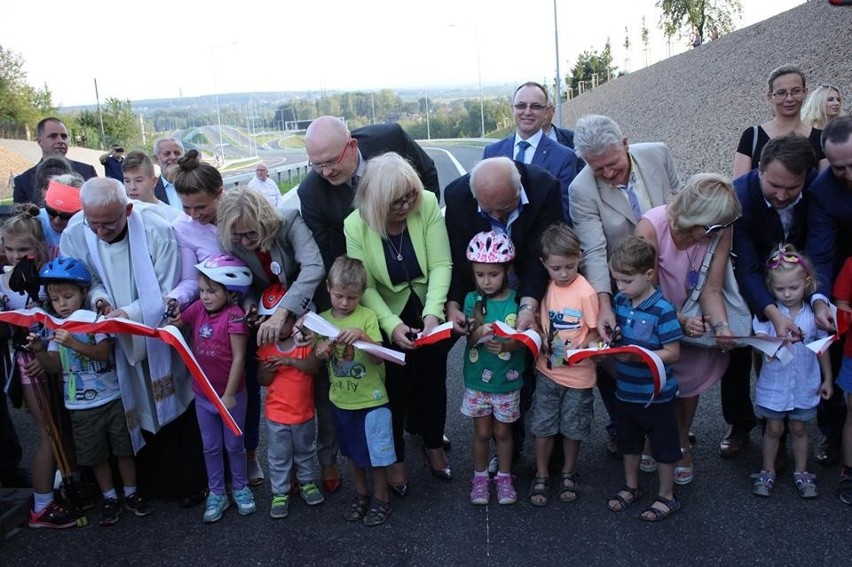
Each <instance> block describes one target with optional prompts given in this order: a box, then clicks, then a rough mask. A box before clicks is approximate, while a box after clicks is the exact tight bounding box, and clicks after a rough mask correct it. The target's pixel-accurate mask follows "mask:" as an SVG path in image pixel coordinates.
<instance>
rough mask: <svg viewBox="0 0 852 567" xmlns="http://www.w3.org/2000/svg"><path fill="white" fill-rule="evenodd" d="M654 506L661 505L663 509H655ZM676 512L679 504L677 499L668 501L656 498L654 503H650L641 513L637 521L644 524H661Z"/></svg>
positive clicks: (660, 497) (659, 497)
mask: <svg viewBox="0 0 852 567" xmlns="http://www.w3.org/2000/svg"><path fill="white" fill-rule="evenodd" d="M654 504H662V505H663V506H665V508H655V507H654ZM678 510H680V502H678V500H677V498H672V499H671V500H669V499H668V498H664V497H662V496H657V497H656V498H654V501H653V502H651V505H650V506H648V508H647V509H646V510H645V511H644V512H642V515H641V516H639V519H640V520H642V521H644V522H661V521H663V520H665V519H666V518H668V517H669V516H671V515H672V514H674V513H675V512H677V511H678Z"/></svg>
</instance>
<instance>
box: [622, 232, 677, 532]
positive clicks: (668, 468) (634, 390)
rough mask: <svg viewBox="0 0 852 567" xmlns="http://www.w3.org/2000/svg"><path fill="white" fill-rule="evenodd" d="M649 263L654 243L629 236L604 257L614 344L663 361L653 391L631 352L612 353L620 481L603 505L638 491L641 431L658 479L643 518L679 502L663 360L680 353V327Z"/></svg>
mask: <svg viewBox="0 0 852 567" xmlns="http://www.w3.org/2000/svg"><path fill="white" fill-rule="evenodd" d="M655 267H656V250H655V249H654V246H653V245H652V244H651V243H650V242H648V241H647V240H644V239H642V238H639V237H635V236H631V237H628V238H625V239H623V240H622V241H620V242H619V243H618V244H617V245H616V246H615V249H613V251H612V254H611V255H610V259H609V269H610V272H611V273H612V277H613V279H614V280H615V283H616V285H617V286H618V293H617V294H616V296H615V299H614V304H615V305H614V309H613V310H614V312H615V319H616V324H617V328H616V336H619V335H620V337H621V338H620V344H622V345H636V346H641V347H643V348H645V349H647V350H650V351H652V352H654V353H656V354H657V356H659V357H660V359H661V360H662V361H663V363H664V364H665V367H666V375H667V380H666V383H665V386H664V387H663V388H662V390H661V391H660V392H659V393H658V394H657V395H656V397H655V396H654V380H653V377H652V375H651V371H650V369H649V368H648V367H647V365H645V363H643V362H642V361H641V360H639V359H638V358H636V357H634V356H632V355H618V357H617V359H616V363H615V369H616V406H615V407H616V428H617V433H618V435H617V437H618V448H619V450H620V451H621V452H622V453H623V454H624V476H625V486H624V488H622V489H621V490H619V491H618V492H617V493H616V494H615V495H613V497H612V498H610V499H609V501H608V503H607V506H608V507H609V509H610V510H612V511H613V512H623V511H624V510H626V509H627V508H628V507H629V506H630V505H631V504H632V503H633V502H635V501H636V500H638V499H639V497H640V496H641V491H640V490H639V462H640V459H641V455H642V449H643V447H644V444H645V438H646V437H647V438H648V440H649V442H650V446H651V454H652V456H653V458H654V459H655V460H656V461H657V474H658V475H659V481H660V488H659V492H658V493H657V497H656V498H655V499H654V501H653V502H652V503H651V505H650V506H649V507H648V508H647V509H646V510H645V511H644V512H643V513H642V515H641V516H640V518H641V519H642V520H645V521H648V522H657V521H660V520H664V519H665V518H667V517H668V516H670V515H672V514H673V513H675V512H676V511H677V510H678V509H679V508H680V503H679V502H678V500H677V499H676V498H675V496H674V463H676V462H677V461H679V460H681V459H682V458H683V457H682V454H681V449H680V442H679V439H678V429H677V420H676V417H675V395H676V394H677V382H676V380H675V379H674V377H673V376H672V375H671V369H670V368H669V366H668V365H669V364H671V363H672V362H675V361H676V360H677V359H678V357H679V356H680V339H681V337H682V336H683V333H682V331H681V327H680V323H679V322H678V318H677V310H676V309H675V307H674V306H673V305H672V304H671V303H669V302H668V301H667V300H666V299H665V298H664V297H663V295H662V293H661V292H660V290H659V289H658V288H656V287H655V285H654V282H655V280H656V278H655V277H654V276H655ZM652 397H653V401H652V403H651V404H648V401H649V400H651V398H652ZM646 406H647V407H646Z"/></svg>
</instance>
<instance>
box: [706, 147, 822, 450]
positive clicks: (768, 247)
mask: <svg viewBox="0 0 852 567" xmlns="http://www.w3.org/2000/svg"><path fill="white" fill-rule="evenodd" d="M816 165H817V162H816V158H815V156H814V152H813V149H812V148H811V144H810V142H808V140H807V138H804V137H802V136H799V135H796V134H790V135H787V136H782V137H779V138H773V139H772V140H770V141H769V143H767V144H766V146H764V148H763V151H762V152H761V155H760V165H759V167H758V168H757V169H754V170H752V171H751V172H749V173H747V174H745V175H743V176H742V177H739V178H737V179H736V180H734V189H735V190H736V192H737V197H738V198H739V200H740V203H741V205H742V216H741V217H740V218H739V219H738V220H737V222H735V223H734V240H733V245H732V250H733V253H734V255H735V256H736V270H735V273H736V276H737V283H738V284H739V287H740V293H742V296H743V298H744V299H745V300H746V303H748V306H749V309H750V310H751V312H752V313H753V314H754V315H756V316H757V317H758V318H759V319H762V320H767V319H768V320H769V321H771V322H772V324H773V326H774V327H775V331H776V333H777V336H779V337H784V336H787V335H788V334H791V333H792V335H798V333H799V328H798V325H796V323H795V322H794V321H793V320H791V319H790V318H789V317H788V316H787V315H785V314H784V313H782V312H781V311H779V309H778V307H777V306H776V305H775V299H774V298H773V297H772V295H771V294H770V292H769V289H768V288H767V285H766V259H767V258H768V257H769V254H770V253H771V252H772V251H773V250H777V249H778V246H779V245H780V244H781V243H789V244H792V245H794V246H795V247H796V248H797V249H798V250H804V248H805V238H806V233H807V210H808V197H807V192H806V189H807V187H808V185H810V182H811V181H812V180H813V179H814V177H815V176H816V171H815V170H814V167H815V166H816ZM751 353H752V350H751V349H750V348H739V349H734V350H733V351H732V352H731V363H730V364H729V365H728V370H727V371H726V372H725V374H724V375H723V376H722V415H723V417H724V418H725V421H726V422H727V423H728V426H729V428H728V432H727V434H726V435H725V437H724V438H723V439H722V441H721V442H720V443H719V455H720V456H721V457H724V458H732V457H735V456H737V455H738V454H739V453H740V452H741V451H742V449H743V447H744V446H745V445H746V444H747V443H748V441H749V432H750V431H751V430H752V428H754V426H755V425H757V419H756V418H755V416H754V411H753V410H752V407H753V404H752V402H751V391H750V377H751Z"/></svg>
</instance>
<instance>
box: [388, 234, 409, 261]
mask: <svg viewBox="0 0 852 567" xmlns="http://www.w3.org/2000/svg"><path fill="white" fill-rule="evenodd" d="M404 242H405V230H403V231H402V232H401V233H400V234H399V248H397V247H396V246H394V245H393V241H392V240H391V236H390V234H388V246H389V247H390V249H391V254H392V255H393V256H394V257H395V258H396V261H397V262H402V245H403V243H404Z"/></svg>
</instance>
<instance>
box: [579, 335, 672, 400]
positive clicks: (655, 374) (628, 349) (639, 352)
mask: <svg viewBox="0 0 852 567" xmlns="http://www.w3.org/2000/svg"><path fill="white" fill-rule="evenodd" d="M613 354H633V355H636V356H638V357H639V358H641V359H642V362H644V363H645V364H646V365H647V366H648V370H650V371H651V378H652V379H653V381H654V393H653V395H652V396H651V399H649V400H648V403H647V404H645V407H648V406H649V405H651V402H653V401H654V398H656V397H657V396H658V395H660V392H661V391H662V390H663V388H664V387H665V385H666V366H665V364H663V361H662V360H661V359H660V357H659V356H658V355H657V353H655V352H653V351H650V350H648V349H645V348H642V347H640V346H636V345H624V346H617V347H607V346H605V347H602V348H595V347H591V348H582V349H577V350H569V351H566V352H565V355H564V358H565V364H574V363H577V362H580V361H581V360H585V359H587V358H590V357H593V356H612V355H613Z"/></svg>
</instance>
